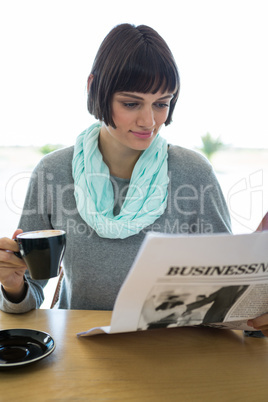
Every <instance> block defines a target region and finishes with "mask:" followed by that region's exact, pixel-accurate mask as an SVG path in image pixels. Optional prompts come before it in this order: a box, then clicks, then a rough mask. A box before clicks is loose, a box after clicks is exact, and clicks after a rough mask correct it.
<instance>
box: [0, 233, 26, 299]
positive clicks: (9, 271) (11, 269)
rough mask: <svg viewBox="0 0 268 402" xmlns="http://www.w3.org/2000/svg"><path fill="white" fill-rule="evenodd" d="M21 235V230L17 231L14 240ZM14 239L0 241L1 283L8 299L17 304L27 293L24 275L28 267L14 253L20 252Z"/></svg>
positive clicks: (4, 238)
mask: <svg viewBox="0 0 268 402" xmlns="http://www.w3.org/2000/svg"><path fill="white" fill-rule="evenodd" d="M19 233H22V230H21V229H18V230H16V231H15V233H14V234H13V237H12V239H15V237H16V236H17V235H18V234H19ZM12 239H9V238H7V237H3V238H1V239H0V283H1V284H2V286H3V288H4V291H5V293H6V295H7V297H8V298H9V299H10V300H11V301H14V302H16V301H18V300H20V299H21V298H22V297H23V295H24V293H25V283H24V274H25V271H26V269H27V267H26V265H25V263H24V261H23V260H22V259H20V258H18V257H16V256H15V254H14V252H15V251H19V247H18V245H17V243H16V242H15V241H14V240H12Z"/></svg>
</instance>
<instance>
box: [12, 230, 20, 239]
mask: <svg viewBox="0 0 268 402" xmlns="http://www.w3.org/2000/svg"><path fill="white" fill-rule="evenodd" d="M20 233H23V230H22V229H17V230H15V232H14V233H13V236H12V239H15V238H16V236H18V234H20Z"/></svg>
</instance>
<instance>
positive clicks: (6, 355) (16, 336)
mask: <svg viewBox="0 0 268 402" xmlns="http://www.w3.org/2000/svg"><path fill="white" fill-rule="evenodd" d="M54 349H55V342H54V340H53V338H52V337H51V336H50V335H49V334H47V333H46V332H41V331H37V330H33V329H6V330H3V331H0V368H8V367H18V366H22V365H25V364H30V363H33V362H36V361H38V360H41V359H43V358H44V357H46V356H48V355H49V354H50V353H52V352H53V350H54Z"/></svg>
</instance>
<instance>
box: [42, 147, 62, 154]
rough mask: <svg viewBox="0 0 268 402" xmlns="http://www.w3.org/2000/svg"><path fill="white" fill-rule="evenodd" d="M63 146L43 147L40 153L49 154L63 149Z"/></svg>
mask: <svg viewBox="0 0 268 402" xmlns="http://www.w3.org/2000/svg"><path fill="white" fill-rule="evenodd" d="M61 147H62V146H61V145H55V144H46V145H43V146H42V147H41V148H39V151H40V152H41V153H42V154H43V155H46V154H49V153H50V152H53V151H56V150H57V149H59V148H61Z"/></svg>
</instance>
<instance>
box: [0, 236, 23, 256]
mask: <svg viewBox="0 0 268 402" xmlns="http://www.w3.org/2000/svg"><path fill="white" fill-rule="evenodd" d="M0 250H9V251H13V252H14V251H19V246H18V244H17V243H16V242H15V241H14V240H12V239H9V238H8V237H2V238H1V239H0Z"/></svg>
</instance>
